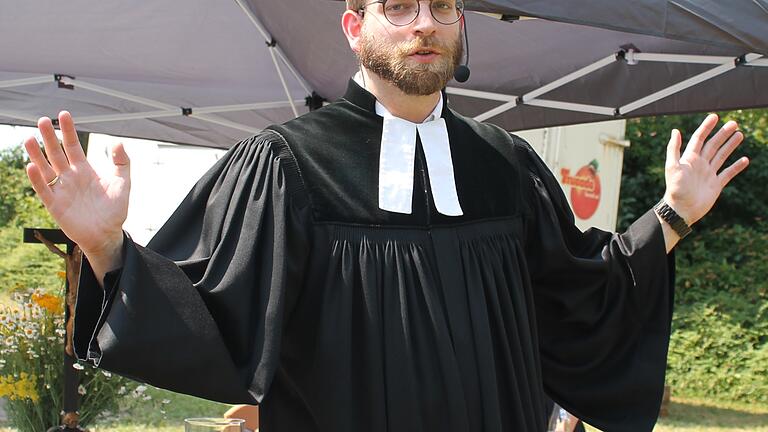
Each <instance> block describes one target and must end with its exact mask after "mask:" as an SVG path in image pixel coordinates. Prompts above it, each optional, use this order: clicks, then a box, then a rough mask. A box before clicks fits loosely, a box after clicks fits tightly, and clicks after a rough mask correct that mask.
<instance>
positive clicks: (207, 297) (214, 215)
mask: <svg viewBox="0 0 768 432" xmlns="http://www.w3.org/2000/svg"><path fill="white" fill-rule="evenodd" d="M166 180H168V181H171V180H172V179H166ZM309 211H310V206H309V205H308V202H307V199H306V198H305V193H304V189H303V187H302V185H301V180H300V177H299V175H298V169H297V167H296V162H295V159H294V158H293V157H292V156H291V153H290V150H289V149H288V147H287V145H286V144H285V141H284V140H282V138H281V137H279V136H278V135H277V134H275V133H272V132H264V133H262V134H260V135H257V136H255V137H253V138H251V139H249V140H246V141H243V142H241V143H239V144H237V145H236V146H235V147H233V148H232V149H231V150H230V151H229V152H228V153H227V154H226V155H225V156H224V157H223V158H222V159H221V160H219V161H218V162H217V163H216V164H215V165H214V166H213V167H212V168H211V170H210V171H209V172H208V173H207V174H205V175H204V176H203V177H202V178H201V180H200V181H199V182H198V183H197V184H196V185H195V186H194V187H193V189H192V190H191V191H190V193H189V194H188V195H187V197H186V198H185V199H184V201H183V202H182V203H181V205H180V206H179V208H178V209H177V210H176V211H175V212H174V214H173V215H172V216H171V218H170V219H169V220H168V221H167V222H166V224H165V225H164V226H163V228H162V229H161V230H160V231H158V233H157V235H156V236H155V237H154V238H153V239H152V241H151V242H150V244H149V245H148V246H147V247H146V248H144V247H141V246H139V245H137V244H136V243H134V242H133V241H131V239H130V238H129V237H128V236H127V235H126V237H125V242H124V246H123V256H124V261H123V267H122V268H121V269H119V270H116V271H113V272H110V273H108V274H107V276H106V277H105V280H104V287H105V289H102V288H101V287H100V286H99V284H98V283H97V281H96V279H95V277H94V275H93V271H92V269H91V268H90V265H89V264H88V262H87V260H83V263H84V264H83V268H82V272H81V279H80V285H79V289H78V297H77V303H76V312H75V314H76V315H75V329H74V341H75V350H76V353H77V356H78V357H79V358H80V359H83V360H88V361H91V362H93V363H94V364H95V365H97V366H99V367H101V368H104V369H106V370H110V371H113V372H116V373H118V374H121V375H124V376H127V377H130V378H133V379H136V380H139V381H142V382H146V383H149V384H152V385H154V386H157V387H161V388H165V389H169V390H172V391H175V392H180V393H186V394H191V395H195V396H198V397H203V398H206V399H211V400H217V401H221V402H226V403H249V404H254V403H259V402H261V400H262V398H263V397H264V395H265V394H266V392H267V390H268V388H269V385H270V383H271V381H272V379H273V376H274V374H275V371H276V369H277V368H278V366H279V356H280V349H281V337H282V333H283V329H284V326H285V324H286V321H287V320H288V318H289V316H290V313H291V309H292V307H293V305H294V304H295V302H296V299H297V296H298V295H299V294H300V293H299V288H300V286H301V282H302V276H303V271H304V266H305V261H306V258H307V255H308V250H309V247H310V246H309V242H310V236H309V231H308V230H309V228H308V227H309V225H310V222H309V219H310V213H309Z"/></svg>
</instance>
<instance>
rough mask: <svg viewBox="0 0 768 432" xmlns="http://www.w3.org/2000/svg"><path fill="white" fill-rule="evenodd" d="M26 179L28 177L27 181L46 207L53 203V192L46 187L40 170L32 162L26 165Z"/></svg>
mask: <svg viewBox="0 0 768 432" xmlns="http://www.w3.org/2000/svg"><path fill="white" fill-rule="evenodd" d="M27 177H29V181H30V183H32V189H34V190H35V193H37V196H39V197H40V201H42V202H43V205H45V206H46V207H48V204H49V203H50V202H51V201H53V191H52V190H51V187H50V186H48V180H46V179H45V178H44V177H43V174H42V173H41V172H40V168H39V167H38V166H37V165H35V164H34V162H32V163H29V164H27Z"/></svg>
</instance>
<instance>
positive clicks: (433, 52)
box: [408, 48, 440, 56]
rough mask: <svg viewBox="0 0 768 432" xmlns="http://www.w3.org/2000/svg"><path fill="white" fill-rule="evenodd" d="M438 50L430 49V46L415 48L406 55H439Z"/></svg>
mask: <svg viewBox="0 0 768 432" xmlns="http://www.w3.org/2000/svg"><path fill="white" fill-rule="evenodd" d="M439 54H440V52H439V51H438V50H435V49H432V48H417V49H415V50H412V51H411V52H410V53H409V54H408V55H423V56H426V55H439Z"/></svg>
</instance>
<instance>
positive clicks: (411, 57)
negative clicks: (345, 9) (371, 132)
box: [358, 2, 464, 96]
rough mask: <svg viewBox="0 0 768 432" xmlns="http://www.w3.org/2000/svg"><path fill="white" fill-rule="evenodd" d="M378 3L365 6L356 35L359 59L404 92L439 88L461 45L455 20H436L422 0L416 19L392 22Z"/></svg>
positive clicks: (419, 92) (450, 73) (450, 71)
mask: <svg viewBox="0 0 768 432" xmlns="http://www.w3.org/2000/svg"><path fill="white" fill-rule="evenodd" d="M381 7H382V6H381V5H380V4H375V5H371V6H369V7H368V10H367V12H366V17H365V20H364V21H363V27H362V31H361V35H360V49H359V52H358V57H359V59H360V63H361V64H362V65H363V66H364V67H365V68H366V69H368V70H369V71H371V72H373V73H375V74H376V75H378V76H379V77H381V78H382V79H383V80H385V81H388V82H390V83H392V84H393V85H395V86H396V87H397V88H399V89H400V90H401V91H402V92H403V93H405V94H408V95H419V96H425V95H430V94H433V93H435V92H438V91H440V90H441V89H443V87H445V85H446V84H447V83H448V81H450V79H451V78H453V71H454V70H455V69H456V66H458V65H459V63H460V62H461V58H462V57H463V55H464V46H463V45H462V43H461V34H460V32H459V24H458V23H456V24H451V25H444V24H440V23H438V22H436V21H435V20H434V18H433V17H432V15H431V14H430V12H429V5H428V3H427V2H424V4H423V5H422V8H421V9H422V10H421V12H420V13H419V16H418V17H416V20H415V21H414V22H412V23H411V24H409V25H405V26H400V27H398V26H394V25H392V24H391V23H389V22H388V21H387V19H386V18H385V17H384V15H383V14H382V13H381Z"/></svg>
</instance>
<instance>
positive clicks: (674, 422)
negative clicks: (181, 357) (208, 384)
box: [0, 389, 768, 432]
mask: <svg viewBox="0 0 768 432" xmlns="http://www.w3.org/2000/svg"><path fill="white" fill-rule="evenodd" d="M150 392H151V393H150V394H152V397H153V398H156V399H160V400H162V399H169V400H171V403H170V404H168V405H167V410H166V411H167V412H166V413H165V414H161V413H160V412H159V411H158V410H155V409H149V408H145V409H143V410H141V411H140V412H134V413H132V414H130V415H129V416H127V417H125V418H122V419H120V420H118V421H101V422H99V423H97V424H95V425H93V426H91V427H90V428H89V430H90V432H180V431H181V430H182V429H183V426H182V424H183V422H184V418H186V417H216V416H221V415H222V414H223V413H224V411H226V410H227V408H229V405H225V404H220V403H216V402H210V401H206V400H203V399H198V398H194V397H191V396H185V395H180V394H175V393H170V392H166V391H164V390H158V389H152V390H150ZM587 430H589V431H591V432H595V431H597V429H594V428H589V427H588V428H587ZM746 431H751V432H768V405H754V404H751V405H747V404H741V403H727V402H712V401H707V400H702V399H694V398H680V397H673V398H672V402H671V404H670V411H669V417H667V418H664V419H661V421H660V422H659V424H658V425H657V426H656V428H655V429H654V432H746ZM0 432H14V431H13V430H12V429H8V428H2V427H0Z"/></svg>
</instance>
